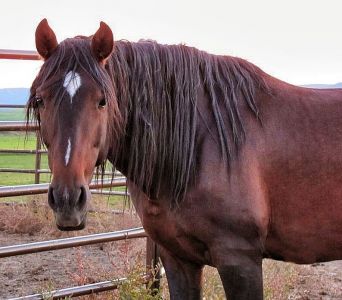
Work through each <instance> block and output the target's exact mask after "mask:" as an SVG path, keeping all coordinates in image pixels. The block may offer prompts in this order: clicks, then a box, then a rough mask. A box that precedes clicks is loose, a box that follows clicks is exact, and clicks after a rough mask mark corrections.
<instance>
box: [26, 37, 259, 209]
mask: <svg viewBox="0 0 342 300" xmlns="http://www.w3.org/2000/svg"><path fill="white" fill-rule="evenodd" d="M89 43H90V40H89V39H86V38H74V39H68V40H65V41H64V42H62V43H61V44H60V45H59V47H58V49H57V50H56V51H55V53H54V54H53V55H52V56H51V57H50V58H49V59H48V60H47V61H46V62H45V64H44V65H43V67H42V69H41V71H40V73H39V75H38V76H37V78H36V80H35V82H34V84H33V87H32V90H31V97H30V100H29V102H28V110H27V116H28V118H29V116H30V115H31V116H33V117H35V118H39V116H38V113H37V110H36V109H35V106H34V101H33V99H34V96H35V95H34V93H35V87H36V86H37V85H39V84H41V81H42V80H45V81H49V78H53V75H54V74H55V72H56V70H57V68H59V67H60V66H61V65H64V64H67V65H68V66H69V70H70V68H73V69H77V68H79V67H80V68H82V69H84V70H86V71H87V73H88V74H90V75H91V77H92V78H93V79H94V80H95V81H96V82H97V83H98V84H100V85H101V86H102V88H103V90H104V93H105V95H106V98H107V101H108V103H109V105H110V107H111V111H112V112H111V113H112V115H111V117H110V118H109V119H110V121H109V124H108V128H109V130H108V134H110V135H111V137H112V139H113V145H114V144H115V147H112V149H111V153H109V157H111V160H113V161H114V162H117V163H118V165H120V163H121V164H123V165H125V173H126V175H127V177H128V178H129V179H131V180H132V181H134V182H135V184H137V185H138V186H139V187H141V188H142V189H143V190H144V191H145V192H146V193H147V194H149V195H150V196H151V197H158V194H159V191H160V189H161V188H162V189H163V191H164V187H163V182H167V190H168V191H169V195H168V196H169V197H170V198H171V199H172V203H173V204H174V203H177V202H178V201H180V200H181V199H182V198H183V197H184V194H185V192H186V190H187V187H188V186H189V184H190V183H191V182H192V181H193V179H194V173H195V167H196V159H197V158H196V129H197V127H198V122H204V119H203V118H202V117H201V115H200V113H199V110H198V93H199V91H200V90H203V91H204V92H205V94H206V95H207V96H208V97H209V99H210V100H209V104H210V111H211V112H210V113H211V114H212V117H213V119H214V120H215V124H216V126H215V127H216V128H215V132H209V128H208V134H211V135H212V136H213V139H214V140H215V141H217V143H218V144H219V147H220V149H221V154H222V160H223V161H224V162H225V163H228V164H229V161H230V160H231V159H233V158H234V156H235V155H236V154H237V153H238V149H239V146H240V145H241V144H242V143H243V141H244V122H243V118H242V117H241V113H240V110H239V107H240V106H241V105H240V104H241V101H244V103H245V104H246V105H247V107H248V108H249V109H250V110H251V112H252V113H253V114H255V116H257V117H258V114H259V112H258V107H257V105H256V102H255V90H256V88H259V87H262V88H265V84H264V81H263V80H262V76H260V71H259V69H258V68H256V67H255V66H254V65H252V64H250V63H247V62H246V61H244V60H242V59H238V58H234V57H226V56H217V55H211V54H208V53H206V52H203V51H199V50H197V49H195V48H191V47H187V46H184V45H171V46H170V45H160V44H158V43H156V42H153V41H141V42H138V43H131V42H127V41H118V42H116V44H115V49H114V52H113V54H112V56H111V57H110V59H109V60H108V63H107V66H106V71H107V72H104V70H103V69H102V68H101V67H100V66H99V65H98V64H97V62H96V61H95V59H94V58H93V56H92V53H91V51H90V47H89ZM69 70H67V69H66V72H67V71H69ZM108 75H109V76H108ZM56 101H57V100H56ZM115 141H116V142H115ZM122 153H125V156H126V157H128V159H127V161H126V162H122V161H121V162H120V159H121V157H122Z"/></svg>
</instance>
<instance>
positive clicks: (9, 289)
mask: <svg viewBox="0 0 342 300" xmlns="http://www.w3.org/2000/svg"><path fill="white" fill-rule="evenodd" d="M100 210H101V211H102V210H103V208H101V209H100ZM37 220H38V221H37ZM52 224H53V221H52V216H51V215H50V212H49V210H48V208H46V207H43V208H41V207H38V208H37V207H35V206H34V205H33V207H32V205H30V206H29V207H18V206H4V205H0V246H6V245H14V244H21V243H29V242H34V241H41V240H48V239H55V238H63V237H70V236H74V235H76V234H75V233H61V232H59V231H57V230H56V229H54V227H53V225H52ZM138 226H141V225H140V221H139V219H138V218H137V216H136V215H135V214H134V213H132V212H125V213H122V214H117V213H98V214H97V213H93V214H91V217H90V220H89V224H88V229H87V230H86V231H82V232H79V233H77V235H85V234H90V233H95V232H106V231H113V230H120V229H125V228H132V227H138ZM145 244H146V239H133V240H126V241H121V242H113V243H105V244H97V245H92V246H85V247H78V248H72V249H65V250H57V251H48V252H42V253H37V254H30V255H23V256H15V257H10V258H1V259H0V299H9V298H14V297H18V296H24V295H29V294H34V293H40V292H43V291H51V290H54V289H60V288H65V287H71V286H76V285H82V284H87V283H92V282H96V281H102V280H109V279H116V278H120V277H122V276H125V275H126V274H127V272H129V270H131V268H132V266H133V265H134V264H136V263H138V264H139V263H140V264H143V263H144V260H145ZM205 276H206V277H207V278H206V279H205V282H207V284H209V285H217V286H218V287H217V286H215V287H213V288H212V289H211V287H210V286H209V287H206V288H205V289H206V290H207V291H209V292H207V293H206V294H205V299H223V298H224V297H223V296H222V295H223V292H222V286H221V284H220V283H217V282H219V280H218V279H212V278H210V277H215V276H216V277H217V274H216V273H213V272H212V271H207V272H206V273H205ZM208 277H209V278H208ZM217 278H218V277H217ZM264 278H265V298H266V299H275V300H278V299H279V300H280V299H301V300H309V299H324V300H325V299H341V300H342V261H335V262H329V263H320V264H314V265H305V266H298V265H294V264H287V263H281V262H275V261H271V260H265V262H264ZM219 289H221V291H219ZM216 291H217V292H216ZM208 295H209V296H208ZM81 298H82V297H80V299H81ZM92 299H109V298H108V297H106V296H105V295H99V296H96V297H94V298H92Z"/></svg>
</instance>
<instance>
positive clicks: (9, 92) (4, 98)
mask: <svg viewBox="0 0 342 300" xmlns="http://www.w3.org/2000/svg"><path fill="white" fill-rule="evenodd" d="M303 86H304V87H308V88H318V89H337V88H342V82H339V83H336V84H306V85H303ZM29 93H30V90H29V89H28V88H7V89H0V104H26V101H27V99H28V97H29Z"/></svg>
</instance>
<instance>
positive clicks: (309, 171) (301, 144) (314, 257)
mask: <svg viewBox="0 0 342 300" xmlns="http://www.w3.org/2000/svg"><path fill="white" fill-rule="evenodd" d="M276 87H277V90H276V93H277V95H274V97H272V99H270V101H268V102H267V103H266V106H267V110H266V109H265V115H266V114H268V116H270V118H269V119H268V117H265V118H264V121H265V123H266V122H269V123H268V124H267V125H265V126H264V128H265V132H264V135H263V138H264V139H265V145H267V148H268V149H267V150H266V152H265V154H266V156H265V158H264V161H263V163H262V165H263V166H265V176H264V178H265V179H264V180H265V182H266V184H267V189H268V193H267V198H268V199H269V200H268V202H269V205H270V211H271V214H270V224H269V229H268V235H267V239H266V249H267V250H268V252H269V254H270V255H271V257H278V258H279V259H282V260H288V261H293V262H297V263H313V262H315V261H326V260H334V259H340V258H341V251H342V242H341V241H342V236H341V229H342V224H341V218H340V216H339V215H340V212H341V211H342V201H341V195H342V187H341V184H340V182H341V180H342V173H341V171H342V154H341V151H340V150H341V143H342V135H341V132H342V122H341V117H340V116H341V114H342V106H341V103H342V102H341V101H342V91H341V90H315V89H305V88H298V87H293V86H290V85H286V84H279V83H278V84H277V86H276ZM266 106H265V107H266ZM275 112H276V113H275ZM271 115H272V116H273V117H271ZM268 120H269V121H268ZM333 211H334V212H335V213H333Z"/></svg>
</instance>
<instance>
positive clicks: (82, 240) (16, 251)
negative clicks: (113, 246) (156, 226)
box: [0, 227, 147, 258]
mask: <svg viewBox="0 0 342 300" xmlns="http://www.w3.org/2000/svg"><path fill="white" fill-rule="evenodd" d="M144 237H147V235H146V233H145V231H144V229H143V228H142V227H138V228H132V229H126V230H121V231H113V232H106V233H97V234H90V235H84V236H77V237H71V238H65V239H57V240H50V241H43V242H36V243H28V244H21V245H13V246H6V247H0V258H3V257H9V256H16V255H23V254H30V253H38V252H44V251H50V250H58V249H65V248H72V247H79V246H85V245H92V244H98V243H106V242H114V241H120V240H127V239H133V238H144Z"/></svg>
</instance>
